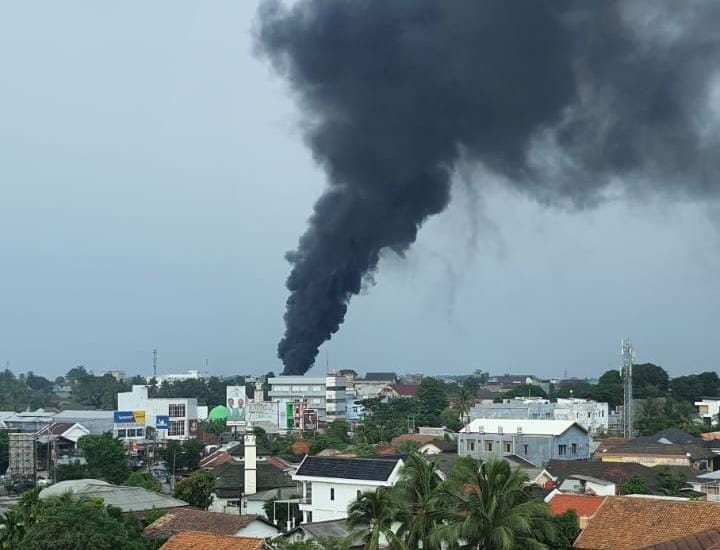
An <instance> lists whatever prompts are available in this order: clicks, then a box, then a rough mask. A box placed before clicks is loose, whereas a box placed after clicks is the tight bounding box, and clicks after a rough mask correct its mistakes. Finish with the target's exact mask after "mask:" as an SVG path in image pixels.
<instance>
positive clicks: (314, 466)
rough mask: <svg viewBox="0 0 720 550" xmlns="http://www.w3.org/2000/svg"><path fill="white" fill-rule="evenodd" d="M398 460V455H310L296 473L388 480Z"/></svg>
mask: <svg viewBox="0 0 720 550" xmlns="http://www.w3.org/2000/svg"><path fill="white" fill-rule="evenodd" d="M398 460H400V459H399V458H397V457H393V458H380V457H369V458H334V457H329V456H308V457H307V458H306V459H305V460H304V462H303V463H302V464H301V465H300V467H299V468H298V470H297V472H296V475H299V476H314V477H334V478H338V479H361V480H365V481H387V480H388V478H389V477H390V474H391V473H392V471H393V470H394V469H395V465H396V464H397V463H398Z"/></svg>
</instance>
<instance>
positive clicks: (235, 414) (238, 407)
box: [225, 386, 246, 426]
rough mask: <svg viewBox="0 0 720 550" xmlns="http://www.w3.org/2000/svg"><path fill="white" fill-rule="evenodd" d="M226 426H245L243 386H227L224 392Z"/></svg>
mask: <svg viewBox="0 0 720 550" xmlns="http://www.w3.org/2000/svg"><path fill="white" fill-rule="evenodd" d="M225 403H226V406H227V410H228V416H227V425H228V426H244V425H245V404H246V399H245V386H228V387H227V390H226V392H225Z"/></svg>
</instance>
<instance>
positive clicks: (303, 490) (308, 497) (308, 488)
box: [292, 456, 403, 523]
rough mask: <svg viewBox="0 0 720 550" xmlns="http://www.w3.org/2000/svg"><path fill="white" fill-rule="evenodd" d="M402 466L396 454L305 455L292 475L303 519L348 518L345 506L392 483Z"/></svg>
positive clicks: (393, 483)
mask: <svg viewBox="0 0 720 550" xmlns="http://www.w3.org/2000/svg"><path fill="white" fill-rule="evenodd" d="M402 467H403V461H402V459H400V458H398V457H387V458H383V457H379V456H378V457H368V458H334V457H321V456H306V457H305V460H303V461H302V463H301V464H300V466H299V467H298V469H297V471H296V472H295V474H293V476H292V478H293V480H295V481H297V482H298V483H299V487H298V492H299V493H300V494H301V495H302V500H301V504H300V510H301V511H302V513H303V523H309V522H318V521H328V520H334V519H344V518H347V517H348V516H347V510H348V506H349V505H350V504H352V503H353V502H355V501H356V500H357V499H358V497H360V496H361V495H362V493H365V492H369V491H374V490H375V489H377V488H378V487H391V486H393V485H395V483H397V481H398V477H399V475H400V469H401V468H402Z"/></svg>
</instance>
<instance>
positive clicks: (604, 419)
mask: <svg viewBox="0 0 720 550" xmlns="http://www.w3.org/2000/svg"><path fill="white" fill-rule="evenodd" d="M553 418H554V419H555V420H572V421H574V422H577V423H578V424H580V425H581V426H583V427H584V428H585V429H587V431H588V432H590V433H591V434H599V433H607V431H608V428H609V424H608V418H609V414H608V404H607V403H603V402H599V401H593V400H592V399H577V398H562V397H560V398H558V400H557V402H556V403H553Z"/></svg>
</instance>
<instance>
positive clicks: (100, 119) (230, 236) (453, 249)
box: [0, 0, 720, 377]
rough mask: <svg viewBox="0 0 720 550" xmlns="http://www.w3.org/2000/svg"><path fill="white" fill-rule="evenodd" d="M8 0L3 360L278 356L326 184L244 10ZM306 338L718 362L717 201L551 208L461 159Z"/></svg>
mask: <svg viewBox="0 0 720 550" xmlns="http://www.w3.org/2000/svg"><path fill="white" fill-rule="evenodd" d="M41 4H42V7H41V5H40V4H38V3H27V2H4V3H2V4H0V79H1V81H0V82H1V85H0V259H1V261H0V359H1V360H2V361H3V363H4V362H5V361H9V364H10V368H11V369H12V370H14V371H16V372H21V371H27V370H33V371H35V372H36V373H41V374H44V375H47V376H53V377H54V376H57V375H59V374H62V373H64V372H66V371H67V370H69V369H70V368H72V367H73V366H75V365H78V364H83V365H85V366H86V367H87V368H88V369H91V370H94V371H95V372H99V371H102V370H106V369H123V370H125V371H126V372H128V373H129V374H134V373H143V374H148V373H150V372H151V365H152V350H153V348H157V349H158V357H159V370H160V372H178V371H184V370H186V369H190V368H203V367H204V363H205V360H206V359H207V360H208V362H209V368H210V370H211V371H212V372H213V373H215V374H222V375H230V374H245V373H264V372H267V371H270V370H273V371H275V372H279V371H280V370H281V365H280V362H279V361H278V360H277V359H276V347H277V342H278V340H279V338H280V337H281V336H282V333H283V330H284V325H283V322H282V314H283V311H284V303H285V300H286V298H287V292H286V290H285V287H284V281H285V278H286V277H287V274H288V272H289V266H288V264H287V263H286V262H285V260H284V259H283V254H284V253H285V251H287V250H290V249H292V248H294V246H295V245H296V242H297V238H298V236H299V235H300V234H301V233H302V232H303V230H304V228H305V221H306V219H307V217H308V216H309V214H310V211H311V208H312V204H313V203H314V201H315V199H316V198H317V196H318V195H319V193H320V192H321V190H322V189H323V186H324V183H325V176H324V174H323V172H322V171H321V170H320V169H319V168H318V167H316V166H315V165H314V164H313V162H312V159H311V157H310V154H309V153H308V151H307V150H306V149H305V147H304V146H303V143H302V138H301V135H300V133H299V130H298V125H297V124H298V120H299V118H300V116H299V113H298V111H297V109H296V107H295V104H294V103H293V99H292V96H291V94H290V92H289V90H288V88H287V86H286V85H285V83H284V82H283V81H282V80H281V79H280V78H278V77H277V76H275V75H274V74H273V73H272V72H271V71H270V69H269V68H268V67H267V65H266V63H264V62H263V61H262V60H260V59H258V58H256V57H255V56H254V55H253V52H252V49H253V43H252V35H251V29H252V26H253V20H254V13H255V2H251V1H247V0H244V1H242V2H237V1H233V2H230V1H227V2H220V1H218V2H212V3H194V2H193V3H191V2H177V1H173V2H169V1H167V2H152V3H146V2H134V3H127V2H125V3H116V4H108V3H98V2H92V1H86V2H79V1H73V2H49V1H48V2H44V3H41ZM466 172H467V173H468V174H469V175H470V176H471V179H472V180H473V185H474V189H476V190H479V192H480V194H479V195H477V194H476V193H474V192H473V193H469V192H468V191H467V189H466V188H465V187H464V185H465V184H464V183H463V180H462V179H460V178H458V181H457V182H456V186H455V188H454V193H453V195H454V200H453V203H452V205H451V208H450V209H449V210H448V211H446V212H445V213H444V214H442V215H441V216H438V217H437V218H435V219H433V220H432V221H431V222H430V223H428V224H427V225H426V226H425V227H424V228H423V230H422V231H421V236H420V239H419V241H418V243H417V245H416V246H415V247H414V248H413V250H412V251H411V253H410V254H409V256H408V257H407V258H405V259H399V258H397V257H393V256H391V255H388V256H387V257H386V258H385V259H384V260H383V261H382V262H381V267H380V272H379V274H378V275H377V277H376V285H375V286H373V287H371V288H369V289H368V291H367V292H366V293H365V294H364V295H362V296H360V297H358V298H356V299H355V300H354V302H353V304H352V307H351V308H350V312H349V314H348V319H347V321H346V323H345V325H344V326H343V327H342V329H341V331H340V333H338V334H337V335H336V336H335V337H334V338H333V340H332V341H331V342H330V343H329V344H326V345H325V346H324V347H323V348H322V350H321V354H320V358H321V360H320V362H321V363H322V365H319V366H318V367H316V368H315V369H314V370H313V371H312V372H316V373H320V372H324V371H325V361H326V357H327V358H328V359H329V364H330V366H331V368H354V369H356V370H357V371H359V372H365V371H366V370H395V371H398V372H422V373H426V374H432V373H467V372H471V371H472V370H474V369H482V370H487V371H490V372H492V373H498V374H500V373H505V372H516V373H536V374H538V375H542V376H562V375H563V374H564V372H565V371H567V374H568V375H569V376H581V377H583V376H597V375H599V374H600V373H602V372H603V371H604V370H606V369H608V368H614V367H616V366H617V365H618V363H619V360H620V358H619V349H620V339H621V338H622V337H624V336H629V337H630V338H631V339H632V340H633V342H634V344H635V347H636V351H637V360H638V361H639V362H645V361H652V362H656V363H659V364H661V365H662V366H664V367H665V368H666V369H667V370H668V371H669V372H670V373H671V374H672V375H679V374H685V373H690V372H697V371H700V370H708V369H711V370H715V369H716V368H717V366H718V360H717V357H718V354H717V348H718V326H720V307H719V306H720V287H719V285H718V281H720V236H719V234H718V231H717V225H713V220H714V221H715V222H717V220H718V218H719V217H720V215H719V214H718V213H719V212H720V208H718V206H717V205H708V204H691V203H685V204H663V203H655V204H626V203H613V204H607V205H605V206H603V207H601V208H599V209H597V210H593V211H585V212H575V213H569V212H563V211H558V210H546V209H544V208H542V207H540V206H537V205H535V204H533V203H531V202H529V201H528V200H527V199H525V198H524V197H522V196H519V195H516V194H513V193H510V192H507V191H504V190H503V189H502V188H501V187H500V185H499V184H498V183H497V182H494V181H492V179H490V178H488V177H487V176H485V175H483V174H482V173H481V171H480V170H479V169H475V170H474V169H471V168H467V170H466Z"/></svg>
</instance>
